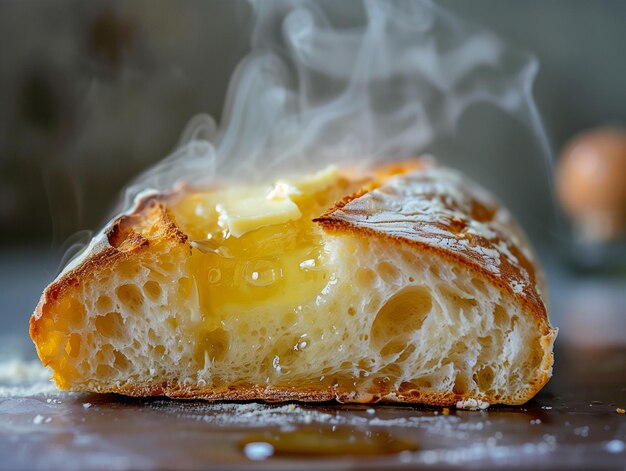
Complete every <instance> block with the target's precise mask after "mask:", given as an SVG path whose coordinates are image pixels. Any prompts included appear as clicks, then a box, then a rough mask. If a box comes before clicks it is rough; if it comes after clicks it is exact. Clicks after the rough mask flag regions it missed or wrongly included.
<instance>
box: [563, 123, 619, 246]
mask: <svg viewBox="0 0 626 471" xmlns="http://www.w3.org/2000/svg"><path fill="white" fill-rule="evenodd" d="M556 192H557V197H558V199H559V201H560V203H561V205H562V207H563V208H564V209H565V211H566V212H567V213H568V214H569V216H570V217H571V218H572V219H573V222H574V224H575V226H576V228H577V231H578V234H577V235H578V237H579V238H580V239H582V240H585V241H588V242H605V241H609V240H614V239H617V238H618V237H620V236H621V234H622V233H623V232H624V229H625V228H626V128H598V129H593V130H591V131H588V132H585V133H583V134H580V135H578V136H576V137H575V138H574V139H573V140H571V141H570V143H569V144H568V145H567V146H566V147H565V150H564V151H563V154H562V156H561V159H560V161H559V163H558V167H557V169H556Z"/></svg>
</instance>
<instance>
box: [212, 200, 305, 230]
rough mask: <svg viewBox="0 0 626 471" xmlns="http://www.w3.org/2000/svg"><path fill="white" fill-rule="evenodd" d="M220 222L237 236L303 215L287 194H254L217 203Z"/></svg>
mask: <svg viewBox="0 0 626 471" xmlns="http://www.w3.org/2000/svg"><path fill="white" fill-rule="evenodd" d="M215 209H216V210H217V212H218V214H219V218H218V224H219V225H220V226H221V227H222V228H224V229H228V231H229V232H230V233H231V234H232V235H233V236H235V237H241V236H242V235H244V234H245V233H247V232H251V231H254V230H256V229H259V228H261V227H265V226H273V225H276V224H284V223H286V222H289V221H294V220H296V219H299V218H300V217H301V216H302V213H301V212H300V209H299V208H298V205H297V204H296V203H294V202H293V201H291V199H289V198H288V197H286V196H275V197H268V196H253V197H248V198H241V199H232V200H229V201H225V202H222V203H219V204H217V205H216V207H215Z"/></svg>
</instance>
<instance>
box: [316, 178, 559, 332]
mask: <svg viewBox="0 0 626 471" xmlns="http://www.w3.org/2000/svg"><path fill="white" fill-rule="evenodd" d="M315 221H316V222H318V223H319V224H320V225H321V226H322V227H323V228H324V229H325V230H326V231H329V232H335V233H341V232H343V233H359V232H361V233H368V234H370V235H374V236H378V237H388V238H390V239H391V240H394V241H396V242H399V243H403V244H408V245H410V246H413V247H419V248H421V249H428V250H435V251H437V252H439V253H440V254H441V255H444V256H448V257H452V258H454V259H455V260H457V261H458V262H460V263H462V264H463V265H464V266H466V267H467V268H468V269H472V270H475V271H478V272H480V273H481V274H483V275H486V276H488V277H489V278H490V279H491V280H493V281H494V282H495V283H496V284H497V285H498V286H500V287H501V289H504V290H506V291H508V292H509V293H511V294H512V295H513V296H515V297H516V298H518V299H519V300H520V301H521V302H522V303H523V304H524V305H525V306H526V307H528V308H529V310H530V311H531V312H532V313H533V314H534V315H535V316H536V317H537V319H538V320H539V321H541V324H543V325H544V328H545V329H546V330H547V329H548V328H549V324H548V322H547V321H548V318H547V312H546V308H545V305H544V303H543V301H542V299H541V294H542V292H543V290H544V285H543V276H542V274H541V273H540V272H539V271H538V268H537V267H536V264H535V263H534V258H533V254H532V252H531V250H530V248H529V246H528V243H527V242H526V240H525V238H524V236H523V234H522V232H521V230H520V229H519V228H518V226H517V225H516V224H515V222H514V221H513V219H512V217H511V215H510V214H509V212H508V211H507V210H506V209H504V208H503V207H502V206H501V205H499V204H498V203H497V201H496V200H495V198H494V197H493V196H491V195H490V194H489V193H487V192H486V191H485V190H483V189H482V188H481V187H479V186H478V185H477V184H475V183H473V182H471V181H469V180H468V179H467V178H466V177H464V176H462V175H461V174H460V173H458V172H456V171H453V170H451V169H447V168H442V167H436V166H426V167H425V168H417V169H411V170H409V171H408V172H407V173H404V174H398V175H395V176H393V177H391V178H390V179H389V180H387V181H386V182H385V183H384V184H382V185H381V186H378V187H377V188H374V189H372V190H371V191H367V192H365V193H363V192H359V193H357V194H355V195H353V196H352V197H347V198H344V200H343V201H341V202H339V203H337V204H336V205H335V206H334V207H333V208H331V209H330V210H328V211H327V212H326V213H325V214H323V215H322V216H320V217H319V218H316V219H315Z"/></svg>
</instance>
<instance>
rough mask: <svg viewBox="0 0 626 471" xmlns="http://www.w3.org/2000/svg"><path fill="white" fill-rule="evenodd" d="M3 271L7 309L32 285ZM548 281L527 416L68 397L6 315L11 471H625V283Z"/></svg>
mask: <svg viewBox="0 0 626 471" xmlns="http://www.w3.org/2000/svg"><path fill="white" fill-rule="evenodd" d="M3 260H8V258H4V259H3ZM15 260H16V263H19V264H20V265H19V266H20V267H23V266H24V262H23V260H24V258H20V257H16V258H15ZM0 262H1V261H0ZM7 263H8V262H7ZM39 264H40V262H39V261H37V262H36V263H35V262H33V266H39ZM0 265H1V263H0ZM0 268H2V267H0ZM548 268H550V267H549V266H548ZM6 273H10V274H11V276H10V277H7V278H6V279H5V280H0V281H3V286H5V287H7V288H8V289H9V291H7V293H13V297H12V298H9V301H8V303H7V302H5V303H4V304H3V308H4V309H5V310H6V309H8V307H7V306H10V302H11V300H13V301H14V302H15V300H16V299H17V297H18V295H17V294H15V293H18V292H19V289H22V290H23V291H24V292H28V290H29V289H30V288H27V287H24V286H25V285H24V286H23V284H24V283H26V282H27V281H26V280H28V279H30V278H32V277H30V276H29V275H28V273H26V272H24V276H23V278H24V279H23V280H22V279H19V277H17V278H16V275H15V274H16V273H17V274H18V275H19V273H20V272H19V269H16V268H15V267H8V268H7V270H6ZM548 274H549V275H550V277H551V283H550V284H551V287H552V294H553V296H552V299H553V304H554V309H553V316H552V317H553V322H554V324H555V325H557V326H559V327H560V328H561V332H560V334H559V338H558V340H557V351H556V365H555V371H554V377H553V379H552V380H551V381H550V383H549V384H548V385H547V386H546V387H545V388H544V390H543V391H541V393H539V395H538V396H537V397H536V398H535V399H533V400H532V401H531V402H529V403H527V404H526V405H524V406H522V407H490V408H489V409H488V410H486V411H477V412H470V411H456V410H454V409H451V410H449V411H444V410H443V409H441V408H428V407H406V406H393V405H375V406H344V405H338V404H321V405H298V404H287V405H274V406H270V405H264V404H259V403H243V404H233V403H221V404H209V403H205V402H180V401H170V400H165V399H152V400H131V399H128V398H123V397H120V396H111V395H105V396H99V395H78V394H67V393H63V394H61V393H59V392H57V391H56V390H55V389H54V387H53V386H52V385H51V384H50V383H49V381H46V379H45V378H46V373H45V372H43V373H42V368H41V367H40V366H38V365H37V363H24V362H20V361H17V360H16V358H15V355H14V357H13V358H12V357H11V355H10V353H11V352H17V351H22V352H23V353H22V357H24V358H28V355H32V346H29V344H28V341H27V337H26V334H25V332H26V323H27V316H26V315H25V316H22V317H21V318H17V317H11V316H8V315H7V316H4V317H3V316H0V469H7V470H17V469H24V470H32V469H54V470H56V469H59V470H72V469H80V470H96V469H106V470H116V469H119V470H124V469H132V470H135V469H225V468H234V469H248V468H255V469H257V468H258V469H394V468H436V469H449V468H459V467H460V468H467V467H470V468H477V469H489V468H503V467H511V468H537V469H548V468H549V469H562V468H570V469H571V468H576V469H626V449H625V448H626V414H619V413H617V409H618V408H626V335H625V334H626V284H625V283H623V282H620V281H617V282H615V281H610V280H604V281H603V280H598V279H593V280H585V279H574V278H571V277H570V278H568V277H567V276H565V275H564V274H563V273H562V272H559V271H557V270H551V271H549V273H548ZM0 275H2V270H0ZM0 278H1V276H0ZM14 280H18V281H14ZM11 283H14V284H15V286H12V285H11ZM31 290H32V289H31ZM32 291H33V292H34V293H35V294H36V291H37V289H34V290H32ZM33 297H35V296H33ZM28 303H32V304H33V305H34V300H28ZM20 309H22V308H21V307H20ZM26 312H27V311H26ZM3 322H4V324H3ZM13 341H15V345H14V344H12V343H11V342H13ZM3 348H4V350H2V349H3ZM24 348H26V350H24ZM29 348H30V350H28V349H29ZM3 351H4V353H3ZM7 352H9V356H7ZM24 352H25V353H24ZM29 352H30V353H29ZM3 355H4V357H3ZM31 358H32V357H31ZM446 414H447V415H446ZM268 444H272V446H269V445H268ZM272 447H273V449H272Z"/></svg>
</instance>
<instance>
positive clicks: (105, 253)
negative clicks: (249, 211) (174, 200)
mask: <svg viewBox="0 0 626 471" xmlns="http://www.w3.org/2000/svg"><path fill="white" fill-rule="evenodd" d="M159 240H170V241H172V242H173V243H177V244H186V243H187V236H186V235H185V234H184V233H183V232H181V230H180V229H179V228H178V227H177V226H176V224H174V222H173V221H172V218H171V216H170V214H169V212H168V210H167V208H166V207H165V205H164V204H163V203H162V202H161V200H160V197H159V196H157V195H153V196H149V197H147V198H144V199H142V200H140V201H139V202H137V204H136V206H135V208H134V209H133V211H132V212H130V213H129V214H125V215H122V216H120V217H119V218H117V219H116V220H115V221H113V222H112V223H111V225H110V226H109V227H108V228H107V229H106V230H105V232H104V233H103V238H102V240H101V241H100V243H99V244H95V245H94V246H93V247H92V248H91V249H89V248H88V249H87V250H88V251H89V253H87V254H86V255H87V258H85V259H84V260H83V261H82V262H80V263H78V264H77V265H76V267H75V268H73V269H71V270H66V271H65V272H63V273H62V274H61V275H60V276H59V277H58V278H57V279H56V280H55V281H53V282H52V283H51V284H50V285H49V286H48V287H47V288H46V289H45V291H44V292H43V294H42V295H41V298H40V300H39V303H38V304H37V307H36V308H35V312H34V313H33V315H32V316H31V318H30V328H29V332H30V337H31V339H32V340H33V342H34V343H35V346H36V347H37V351H38V353H39V357H40V358H41V360H42V362H43V364H44V365H46V366H47V365H48V363H49V359H48V358H46V356H45V355H42V352H41V351H40V348H39V347H40V345H41V344H42V343H43V341H44V339H43V338H42V335H41V334H42V333H41V330H42V326H43V324H44V322H45V321H46V320H47V319H48V320H53V319H51V317H52V308H53V307H54V305H55V304H56V303H57V302H58V301H59V300H60V299H61V298H62V297H63V296H64V295H65V294H66V293H67V292H68V291H70V290H73V289H77V288H78V287H79V286H80V284H81V283H82V282H83V280H88V279H91V278H93V277H94V276H95V275H96V274H97V273H98V272H100V271H102V270H104V269H106V268H111V267H114V266H115V265H116V264H118V263H120V262H122V261H124V260H130V259H132V258H133V257H134V255H135V254H137V253H139V252H141V251H142V250H146V249H147V248H148V247H149V246H150V244H151V242H154V241H159ZM190 250H191V248H190Z"/></svg>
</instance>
